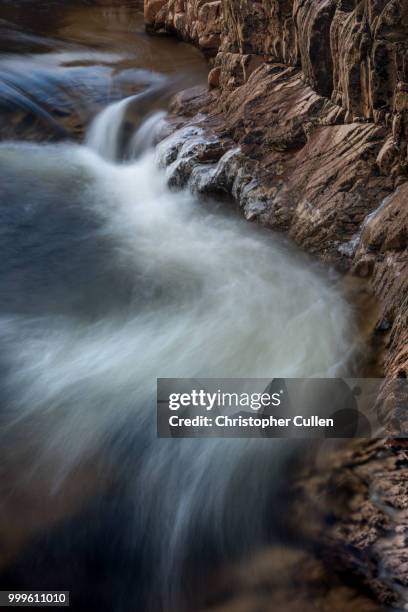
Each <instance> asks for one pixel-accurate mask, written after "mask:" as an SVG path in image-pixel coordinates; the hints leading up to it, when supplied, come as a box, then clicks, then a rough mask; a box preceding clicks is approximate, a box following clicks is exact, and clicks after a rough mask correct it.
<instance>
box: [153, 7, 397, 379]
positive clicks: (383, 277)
mask: <svg viewBox="0 0 408 612" xmlns="http://www.w3.org/2000/svg"><path fill="white" fill-rule="evenodd" d="M145 13H146V21H147V24H148V27H149V29H150V30H156V31H159V30H166V31H170V32H174V33H176V34H178V35H179V36H181V37H182V38H184V39H186V40H190V41H193V42H195V43H196V44H198V45H199V46H200V47H201V48H202V49H203V50H204V51H205V52H206V53H208V54H209V55H211V56H213V58H212V60H211V61H212V69H211V71H210V74H209V85H210V95H208V94H207V93H205V94H204V93H203V94H202V96H201V97H200V96H197V95H195V96H194V107H192V106H191V104H190V101H191V99H192V96H187V97H186V98H184V99H183V98H181V99H179V100H177V101H176V107H177V111H178V112H179V113H182V114H187V115H188V114H189V115H193V114H194V113H195V112H198V111H205V112H206V115H207V118H204V119H203V118H202V116H200V118H199V119H194V118H193V120H192V121H193V122H195V123H196V124H197V123H198V124H200V126H201V128H202V129H204V131H205V132H206V133H207V135H208V139H209V140H210V141H211V140H212V139H213V137H217V138H219V139H222V138H224V139H225V138H227V139H229V140H230V146H231V148H234V147H235V146H237V145H239V147H240V159H239V162H237V163H238V165H240V167H241V169H242V168H244V167H246V168H248V167H250V168H251V169H250V172H249V174H248V177H250V182H251V189H252V191H253V195H254V193H255V192H254V180H256V181H257V187H256V194H257V203H256V205H254V202H253V200H254V198H252V208H251V210H248V202H245V201H244V200H243V199H242V197H241V191H242V189H241V190H239V194H238V200H239V204H240V205H242V206H243V207H244V208H245V207H246V213H247V216H248V217H249V218H251V219H257V220H258V221H260V222H261V223H263V224H265V225H267V226H269V227H272V228H277V229H283V230H285V231H288V232H289V234H290V235H291V236H292V238H293V239H294V240H296V241H297V242H298V243H299V244H301V245H302V246H303V247H305V248H306V249H307V250H309V251H311V252H313V253H316V254H318V255H319V256H321V257H322V258H324V259H327V260H336V261H338V262H339V263H340V264H341V265H342V266H343V267H344V268H346V269H351V270H352V271H353V272H354V273H355V274H357V275H360V276H363V277H366V278H367V279H368V280H369V282H370V284H371V288H372V290H373V292H374V293H375V294H376V295H377V297H378V298H379V299H380V302H381V304H382V313H381V315H380V317H379V321H378V329H379V330H382V332H383V333H385V332H387V333H386V334H385V335H386V337H385V341H386V342H387V343H388V351H387V353H386V364H385V370H386V372H387V374H391V375H398V376H401V377H404V376H407V375H408V348H407V345H408V334H407V327H408V325H407V317H408V304H407V299H408V298H406V297H405V296H406V295H407V283H408V267H407V266H408V257H407V249H406V247H407V235H408V216H407V214H406V211H405V210H404V209H405V208H406V207H405V206H404V202H405V201H406V200H405V195H406V194H407V195H408V187H407V188H406V186H405V183H406V182H408V3H406V2H405V0H216V1H212V2H206V1H204V0H190V1H186V0H145ZM212 161H213V162H214V159H213V160H212ZM229 163H230V164H231V161H229ZM242 172H243V171H242V170H241V174H242ZM211 187H212V188H217V186H216V185H214V180H213V181H212V185H211ZM208 188H210V185H208ZM218 188H220V186H218ZM231 188H232V186H231V185H229V186H228V185H225V184H224V185H221V189H222V190H226V191H229V190H230V189H231ZM235 191H236V192H237V189H235ZM261 192H262V193H261ZM237 193H238V192H237ZM244 199H245V198H244Z"/></svg>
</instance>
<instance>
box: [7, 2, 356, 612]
mask: <svg viewBox="0 0 408 612" xmlns="http://www.w3.org/2000/svg"><path fill="white" fill-rule="evenodd" d="M98 14H99V13H98ZM107 19H110V14H108V16H107ZM160 44H162V43H160ZM166 44H170V43H166ZM152 45H153V43H152ZM152 49H153V50H155V49H156V47H155V46H154V45H153V47H152ZM70 53H71V51H70ZM40 60H41V62H42V64H41V65H42V66H43V67H44V65H45V64H46V63H47V62H48V61H49V56H47V55H45V56H41V58H40ZM40 60H39V58H36V59H35V62H38V61H40ZM44 60H46V61H45V63H44ZM10 61H11V62H12V64H11V67H12V68H13V70H15V66H16V63H15V62H16V61H17V60H16V58H15V57H12V59H11V60H10V59H9V58H3V60H1V61H0V67H1V69H2V70H3V74H4V71H5V70H6V69H8V68H7V66H9V68H10V65H8V64H7V62H10ZM21 61H22V60H21ZM98 61H100V60H98ZM82 70H83V71H84V73H85V74H86V75H87V79H86V80H88V79H89V78H92V77H93V76H95V74H96V73H97V72H98V70H96V72H95V70H94V66H93V64H92V63H90V64H89V65H87V66H83V67H82ZM16 74H17V73H16V72H14V83H16V81H15V79H16ZM143 74H144V73H143ZM149 75H150V76H149V79H150V80H149V83H148V85H147V86H146V88H144V89H143V92H138V93H133V97H131V98H130V99H126V100H121V101H119V102H117V101H114V100H113V101H112V104H111V105H110V106H107V108H105V109H104V110H102V112H101V114H99V115H98V116H96V118H95V119H94V121H93V122H92V124H91V125H90V126H89V128H88V135H87V138H86V139H85V143H84V144H73V143H72V142H66V141H61V142H59V143H57V144H44V143H42V144H38V143H31V144H30V143H27V142H21V141H13V142H11V141H8V142H3V143H2V144H1V145H0V260H1V262H2V265H1V267H0V295H1V301H0V347H1V349H0V389H1V390H0V398H1V413H0V418H1V436H0V438H1V440H2V441H4V449H5V450H4V458H5V461H6V462H7V464H8V465H9V464H11V465H12V466H13V467H12V471H13V474H14V484H13V485H12V487H15V486H17V487H21V490H22V491H24V495H25V496H26V498H27V499H28V500H29V502H28V503H29V504H33V510H32V516H31V515H30V513H28V519H24V520H23V519H22V520H20V521H17V526H16V525H14V523H13V525H14V527H13V529H14V530H15V540H16V542H17V543H16V542H14V541H13V542H14V543H13V546H14V548H13V554H12V555H11V557H12V560H13V562H14V563H17V565H16V566H12V567H14V569H12V570H10V571H9V573H7V574H6V576H7V580H8V584H10V581H12V580H14V581H15V583H16V585H17V586H19V587H20V588H24V587H27V588H37V589H38V588H47V586H50V585H51V586H52V588H61V589H62V588H64V589H65V588H67V585H68V586H70V587H71V588H72V589H73V591H74V597H75V590H76V591H78V592H79V595H77V597H78V598H79V599H78V600H77V604H76V609H82V607H81V606H82V605H83V606H85V608H84V609H86V606H87V605H88V606H89V605H90V604H89V601H91V602H93V604H95V601H97V602H98V609H110V610H111V609H115V610H116V609H117V610H127V609H139V608H135V607H134V606H135V601H139V602H140V601H141V599H140V598H141V594H140V593H141V591H143V592H144V591H147V592H148V596H147V599H149V597H150V596H151V595H152V593H154V594H155V596H156V597H158V599H159V600H161V601H165V602H167V603H166V604H165V605H164V609H169V606H170V603H169V602H170V601H173V603H174V601H177V596H178V594H179V591H180V590H182V586H181V585H182V580H183V576H184V572H185V571H186V567H188V568H189V571H193V569H194V563H192V562H191V559H192V558H193V559H195V560H197V559H200V560H201V561H202V560H203V559H204V558H205V557H206V555H207V554H211V555H214V556H215V557H217V558H218V557H222V556H223V555H227V554H228V553H231V554H235V553H239V552H242V551H243V550H246V549H249V548H250V547H251V546H254V545H255V544H257V543H260V542H262V541H263V538H264V537H266V533H267V532H268V533H270V529H271V526H270V523H271V516H273V513H274V506H276V508H277V509H278V511H280V500H279V498H278V497H277V494H276V491H277V489H278V486H279V484H280V483H281V481H282V474H283V470H284V469H285V465H286V461H287V459H288V457H289V456H290V455H291V454H292V453H293V451H294V450H296V449H294V448H293V446H292V445H291V446H289V444H288V442H287V441H279V440H225V439H223V440H160V439H157V437H156V430H155V425H156V413H155V399H156V398H155V392H156V389H155V384H156V378H157V377H183V378H187V377H191V378H193V377H197V378H199V377H207V378H209V377H245V378H248V377H262V378H268V377H296V376H299V377H300V376H302V377H306V376H335V375H337V374H345V373H347V372H350V368H351V367H352V358H353V353H354V350H355V348H356V347H355V340H354V337H355V336H354V334H355V327H354V322H353V317H352V312H351V308H350V307H349V305H348V304H347V303H346V302H345V299H344V298H343V296H342V294H341V291H340V290H339V288H338V286H337V284H336V280H335V276H334V275H333V274H329V272H327V271H324V270H322V269H321V268H320V267H318V266H317V265H316V264H314V263H312V262H311V261H310V260H309V259H307V258H306V257H304V256H302V255H301V254H300V253H298V252H297V251H295V250H294V249H293V248H292V247H290V246H289V245H288V243H287V242H286V241H285V240H283V239H282V238H280V237H278V236H277V235H274V234H272V233H270V232H266V231H263V230H261V229H260V228H257V227H256V226H254V225H251V224H248V223H246V222H245V221H243V220H242V219H241V218H240V217H239V216H238V215H237V214H235V211H231V210H229V209H228V207H226V205H225V204H221V203H217V202H215V201H212V200H207V201H202V200H199V199H197V198H196V197H195V196H194V195H192V194H191V193H190V192H188V191H181V192H176V191H172V190H170V189H169V188H168V186H167V184H166V177H165V173H164V171H163V170H161V169H159V167H158V164H157V159H156V152H155V150H154V146H153V142H154V138H153V137H152V135H154V132H155V130H156V128H158V127H160V125H162V123H163V121H164V113H163V112H161V113H158V114H152V113H151V111H152V110H154V109H155V108H156V99H157V96H160V95H161V90H160V91H158V90H157V89H155V87H156V84H157V83H162V79H164V78H165V77H164V76H163V75H160V74H155V73H153V74H151V73H149ZM19 78H20V79H23V81H24V84H25V86H27V88H28V87H30V88H31V87H32V83H33V74H32V73H31V74H30V75H28V76H27V78H25V77H24V76H23V75H22V73H19ZM70 87H71V86H70ZM159 89H160V88H159ZM122 93H125V92H122ZM130 93H132V92H130ZM24 95H26V94H24ZM81 95H82V94H81ZM2 101H3V103H4V98H3V99H1V96H0V103H1V102H2ZM139 102H141V103H142V105H141V106H142V109H143V110H142V111H140V113H141V116H143V115H145V116H146V115H147V118H146V119H145V120H144V121H141V125H140V126H139V127H136V125H137V122H136V124H133V128H132V127H130V128H129V127H128V128H127V137H126V138H125V140H123V137H122V129H123V126H124V124H125V123H126V122H127V113H128V111H129V108H130V106H132V105H133V106H134V103H135V104H136V107H138V104H139ZM16 104H17V100H16V99H13V101H12V105H13V107H15V105H16ZM57 106H58V105H57ZM138 108H139V107H138ZM161 146H162V148H163V147H166V144H162V145H161ZM124 147H125V149H124ZM10 441H12V444H10ZM22 448H23V450H24V453H23V455H24V457H23V459H21V450H22ZM16 458H18V460H17V459H16ZM13 462H14V463H13ZM20 462H21V463H20ZM89 462H91V464H90V466H89ZM85 466H86V472H85V476H84V474H83V471H84V470H85ZM101 466H102V467H101ZM81 470H82V471H81ZM27 475H28V476H27ZM107 480H108V481H109V485H107V482H106V481H107ZM84 482H86V483H87V485H89V483H94V485H95V487H94V489H95V490H92V491H89V490H88V489H87V488H86V487H84ZM112 482H113V483H114V484H113V489H112V488H111V485H112ZM16 483H18V484H16ZM67 483H69V484H67ZM12 487H11V489H10V487H9V485H7V484H6V485H5V491H6V495H5V497H4V499H5V498H7V495H9V496H10V499H12V502H11V505H9V506H7V502H6V503H5V504H4V508H5V509H4V508H3V514H4V516H6V517H7V516H8V515H10V514H15V515H17V516H19V513H20V514H21V515H22V516H26V515H25V514H24V512H23V508H22V503H21V499H20V501H19V498H17V500H16V498H15V497H13V494H12ZM27 491H28V492H27ZM40 491H41V496H42V500H43V503H44V506H46V507H47V509H48V508H53V505H55V504H56V502H55V499H58V504H59V506H58V508H59V510H58V512H56V513H55V516H54V515H52V516H53V518H48V519H46V520H42V521H41V520H40V519H39V518H38V516H37V515H36V514H35V512H36V510H35V507H34V506H35V503H34V502H33V500H37V497H36V496H38V495H40V493H39V492H40ZM68 491H69V493H68ZM72 491H74V492H72ZM72 497H73V498H74V499H75V500H79V502H78V504H77V503H76V502H75V503H74V504H71V503H69V504H68V503H67V502H66V499H67V498H69V499H71V498H72ZM107 499H109V503H108V501H107ZM60 506H61V507H60ZM84 508H85V509H86V511H85V510H84ZM80 510H81V511H82V514H80V513H79V511H80ZM41 512H42V511H41V510H40V511H39V513H38V514H39V515H41ZM77 513H79V514H78V516H79V518H78V519H75V518H74V519H72V520H73V522H72V523H69V524H68V523H67V521H68V518H70V517H75V516H76V515H77ZM33 516H34V518H33ZM46 516H48V514H47V515H46ZM70 520H71V519H70ZM30 521H31V522H32V524H33V525H32V526H31V527H30V526H29V525H30ZM64 521H65V523H64ZM56 524H59V525H61V524H62V525H63V527H61V528H60V529H61V531H58V530H56V527H55V525H56ZM6 529H7V528H6V527H5V526H4V521H3V525H2V526H0V532H1V531H6ZM272 531H273V529H272ZM67 533H68V534H69V535H68V536H67V535H66V534H67ZM41 534H45V535H44V536H41ZM50 534H51V535H50ZM33 538H34V539H33ZM35 538H37V540H36V539H35ZM38 538H40V539H38ZM41 538H43V539H41ZM44 538H45V539H44ZM67 538H68V539H67ZM68 541H69V542H70V543H69V544H68ZM28 542H31V548H29V549H27V543H28ZM50 542H51V544H50ZM102 543H103V545H102ZM101 547H102V549H103V550H100V549H101ZM15 550H16V551H18V553H16V552H15ZM22 550H24V551H27V550H28V551H29V552H26V557H25V556H24V555H23V556H22V557H21V551H22ZM209 551H210V552H209ZM10 554H11V553H10ZM13 555H14V556H13ZM19 555H20V556H19ZM95 555H96V557H98V563H100V564H101V567H102V569H101V571H102V573H103V572H105V571H106V572H107V575H106V584H105V588H107V589H108V590H109V592H110V597H113V594H115V597H117V599H115V602H116V603H115V604H114V605H113V604H112V600H111V599H109V601H108V600H106V602H108V603H106V602H105V603H101V601H100V599H98V597H100V595H98V596H95V589H96V587H95V584H94V583H92V584H91V586H90V587H89V588H88V590H87V589H86V587H85V586H84V584H86V583H87V581H88V582H92V580H95V581H96V583H97V580H98V579H99V578H100V576H99V574H98V576H99V578H98V579H95V578H94V574H95V566H94V564H95V561H94V560H93V561H92V562H91V561H89V557H91V558H92V559H94V556H95ZM53 559H54V561H52V560H53ZM84 559H85V560H88V561H84ZM201 561H200V562H201ZM72 563H74V565H75V564H76V565H75V567H79V568H80V570H78V571H79V574H80V576H79V575H78V574H77V573H76V570H74V569H72V568H71V565H72ZM3 564H4V560H3ZM19 564H20V565H19ZM73 567H74V566H73ZM98 567H99V566H98ZM19 568H20V569H19ZM10 572H11V573H10ZM0 582H1V581H0ZM85 593H86V594H85ZM126 593H127V595H126ZM161 596H162V597H161ZM87 597H88V599H87ZM166 597H167V598H170V599H166ZM81 598H82V599H81ZM89 598H90V599H89ZM92 598H94V599H92ZM138 598H139V599H138ZM163 598H164V599H163ZM84 602H85V603H84ZM86 602H88V603H86ZM105 604H106V605H105ZM95 605H96V604H95ZM140 605H142V604H140ZM166 606H167V607H166ZM175 610H177V611H178V612H180V610H181V604H180V603H176V604H175Z"/></svg>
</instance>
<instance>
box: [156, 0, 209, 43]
mask: <svg viewBox="0 0 408 612" xmlns="http://www.w3.org/2000/svg"><path fill="white" fill-rule="evenodd" d="M145 21H146V26H147V28H148V29H150V30H152V31H160V30H163V31H167V32H173V33H176V34H177V35H178V36H180V37H181V38H183V39H184V40H186V41H189V42H193V43H195V44H197V45H198V46H199V47H200V48H201V49H202V50H203V51H204V52H205V53H206V54H208V55H214V54H215V53H216V52H217V50H218V47H219V44H220V34H221V2H220V1H219V0H215V1H213V2H203V0H171V1H169V0H151V1H150V2H145Z"/></svg>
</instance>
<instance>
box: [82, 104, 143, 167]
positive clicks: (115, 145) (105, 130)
mask: <svg viewBox="0 0 408 612" xmlns="http://www.w3.org/2000/svg"><path fill="white" fill-rule="evenodd" d="M136 98H137V96H130V97H129V98H125V99H124V100H119V102H115V103H114V104H110V105H109V106H107V107H106V108H105V110H103V111H102V112H101V113H99V115H97V116H96V118H95V119H94V121H93V122H92V124H91V126H90V128H89V130H88V133H87V137H86V143H87V145H88V147H89V148H90V149H93V150H94V151H95V152H96V153H98V154H99V155H100V156H101V157H103V158H104V159H106V160H108V161H117V160H118V159H119V154H120V151H121V147H122V145H123V142H122V134H123V128H124V125H125V117H126V111H127V109H128V106H129V104H130V103H131V102H132V101H133V100H135V99H136Z"/></svg>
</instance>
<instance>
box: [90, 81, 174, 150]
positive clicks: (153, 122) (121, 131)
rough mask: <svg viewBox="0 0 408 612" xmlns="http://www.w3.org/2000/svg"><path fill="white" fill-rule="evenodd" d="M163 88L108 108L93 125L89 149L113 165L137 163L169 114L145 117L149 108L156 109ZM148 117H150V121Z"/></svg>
mask: <svg viewBox="0 0 408 612" xmlns="http://www.w3.org/2000/svg"><path fill="white" fill-rule="evenodd" d="M163 88H164V86H163V84H162V83H161V82H160V85H156V86H154V87H150V88H148V89H147V90H146V91H144V92H142V93H140V94H136V95H134V96H129V97H128V98H125V99H124V100H120V101H119V102H115V103H113V104H110V105H109V106H107V107H106V108H105V109H104V110H103V111H102V112H101V113H99V115H97V116H96V118H95V119H94V121H93V122H92V123H91V125H90V127H89V129H88V132H87V136H86V144H87V146H88V147H89V148H90V149H92V150H93V151H95V152H96V153H98V155H100V156H101V157H103V158H104V159H106V160H107V161H111V162H117V161H121V160H124V159H129V160H131V159H135V157H137V156H138V155H140V154H141V153H142V152H145V151H147V150H148V149H150V148H151V147H152V146H153V144H154V139H155V134H156V130H157V129H158V128H159V127H160V125H161V122H162V120H163V118H164V116H165V114H166V113H165V112H164V111H156V112H153V111H152V110H149V112H148V113H146V108H148V109H151V108H154V102H155V101H156V102H157V100H158V99H160V98H159V94H160V93H163ZM159 105H160V104H159ZM146 114H148V115H149V116H148V118H147V119H146Z"/></svg>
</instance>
